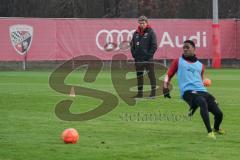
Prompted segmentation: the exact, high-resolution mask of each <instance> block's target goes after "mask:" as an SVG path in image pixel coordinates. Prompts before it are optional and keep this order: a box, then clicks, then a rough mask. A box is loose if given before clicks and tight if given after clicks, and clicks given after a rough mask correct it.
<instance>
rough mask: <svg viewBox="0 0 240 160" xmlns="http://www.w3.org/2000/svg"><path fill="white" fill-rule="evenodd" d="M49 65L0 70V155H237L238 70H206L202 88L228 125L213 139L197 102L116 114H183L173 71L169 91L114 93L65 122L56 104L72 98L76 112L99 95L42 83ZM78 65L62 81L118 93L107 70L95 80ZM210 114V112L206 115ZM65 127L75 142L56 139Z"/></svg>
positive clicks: (152, 159)
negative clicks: (82, 117) (131, 100)
mask: <svg viewBox="0 0 240 160" xmlns="http://www.w3.org/2000/svg"><path fill="white" fill-rule="evenodd" d="M50 74H51V72H50V71H26V72H20V71H19V72H13V71H12V72H0V97H1V98H0V127H1V128H0V160H43V159H46V160H60V159H62V160H66V159H68V160H75V159H76V160H79V159H84V160H88V159H103V160H107V159H114V160H122V159H126V160H129V159H130V160H132V159H136V160H139V159H148V160H156V159H162V160H168V159H169V160H175V159H178V160H181V159H182V160H188V159H189V160H193V159H199V160H206V159H211V160H222V159H224V160H234V159H236V160H238V159H239V156H240V153H239V149H240V127H239V122H240V116H239V115H240V86H239V84H240V83H239V82H240V70H239V69H222V70H206V73H205V77H209V78H210V79H212V82H213V83H212V86H211V87H210V88H209V89H208V90H209V91H210V92H211V93H212V94H213V95H214V96H215V97H216V98H217V100H218V102H219V103H220V106H221V109H222V110H223V113H224V120H223V124H222V127H223V128H224V129H225V130H226V131H227V134H226V135H224V136H217V139H216V140H212V139H208V138H206V135H207V133H206V130H205V127H204V125H203V122H202V120H201V117H200V114H199V110H198V111H197V112H196V113H195V115H194V117H193V119H192V120H189V119H184V118H182V119H179V120H174V119H171V118H170V119H167V118H162V119H159V120H150V119H148V120H146V119H144V118H143V119H140V120H137V119H132V120H130V119H128V118H123V115H125V114H128V115H134V114H135V115H136V114H137V113H141V114H147V113H161V114H163V115H167V116H170V115H186V114H187V111H188V106H187V105H186V104H185V103H184V102H183V101H182V100H181V99H180V98H179V91H178V88H177V83H176V79H174V80H173V84H174V89H173V91H172V99H171V100H169V99H164V98H163V97H158V98H157V99H155V100H142V101H138V102H137V105H136V106H128V105H127V104H126V103H125V102H123V101H122V100H121V99H120V98H119V104H118V106H117V108H115V109H114V110H113V111H112V112H110V113H108V114H106V115H104V116H102V117H100V118H96V119H93V120H90V121H85V122H80V121H77V122H69V121H62V120H60V119H58V118H57V117H56V115H55V112H54V110H55V105H56V104H57V103H58V102H59V101H61V100H64V99H72V100H74V103H73V105H72V107H71V111H72V112H74V113H80V112H81V113H82V112H85V111H87V110H90V109H93V108H95V107H96V106H97V105H98V104H99V103H100V102H101V101H100V100H96V99H93V98H89V97H83V96H76V97H75V98H73V97H69V96H68V95H63V94H60V93H57V92H56V91H54V90H52V89H51V88H50V87H49V84H48V79H49V76H50ZM82 77H83V73H80V72H79V73H73V74H72V75H71V76H70V77H69V78H68V80H67V81H68V82H69V83H73V84H75V85H77V84H78V85H79V84H81V85H84V86H87V87H89V88H96V89H100V90H103V91H107V92H111V93H112V94H114V95H116V96H117V93H116V91H115V90H114V88H113V85H112V83H111V78H110V73H109V72H108V71H103V72H102V73H101V74H100V76H99V77H98V78H97V80H96V82H95V83H94V84H90V83H86V82H83V80H82ZM211 122H213V117H212V116H211ZM66 128H76V129H77V130H78V132H79V133H80V140H79V141H78V143H77V144H75V145H71V144H64V143H63V142H62V140H61V139H60V135H61V132H62V131H63V130H64V129H66Z"/></svg>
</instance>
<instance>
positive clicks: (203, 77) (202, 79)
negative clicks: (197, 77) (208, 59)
mask: <svg viewBox="0 0 240 160" xmlns="http://www.w3.org/2000/svg"><path fill="white" fill-rule="evenodd" d="M204 69H205V67H204V64H202V73H201V76H202V80H203V79H204V77H203V75H204Z"/></svg>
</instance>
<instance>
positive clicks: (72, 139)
mask: <svg viewBox="0 0 240 160" xmlns="http://www.w3.org/2000/svg"><path fill="white" fill-rule="evenodd" d="M78 139H79V134H78V132H77V130H76V129H74V128H68V129H66V130H64V131H63V133H62V140H63V141H64V143H72V144H75V143H77V141H78Z"/></svg>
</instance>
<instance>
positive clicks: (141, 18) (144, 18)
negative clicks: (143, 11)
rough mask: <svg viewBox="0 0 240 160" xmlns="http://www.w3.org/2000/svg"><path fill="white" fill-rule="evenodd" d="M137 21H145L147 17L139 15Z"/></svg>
mask: <svg viewBox="0 0 240 160" xmlns="http://www.w3.org/2000/svg"><path fill="white" fill-rule="evenodd" d="M138 21H145V22H147V21H148V18H147V17H146V16H140V17H139V18H138Z"/></svg>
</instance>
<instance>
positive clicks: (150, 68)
mask: <svg viewBox="0 0 240 160" xmlns="http://www.w3.org/2000/svg"><path fill="white" fill-rule="evenodd" d="M135 68H136V73H137V84H138V93H140V94H142V92H143V74H144V70H146V71H147V74H148V77H149V79H150V84H151V94H154V95H155V93H156V76H155V72H154V62H153V60H149V61H140V62H139V61H135Z"/></svg>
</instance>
